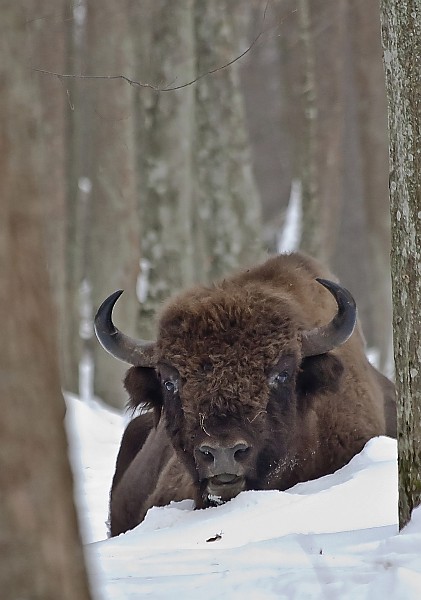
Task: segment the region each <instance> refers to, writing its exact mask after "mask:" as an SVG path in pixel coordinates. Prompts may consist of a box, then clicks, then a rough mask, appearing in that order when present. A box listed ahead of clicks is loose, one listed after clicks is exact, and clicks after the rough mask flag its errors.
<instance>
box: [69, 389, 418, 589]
mask: <svg viewBox="0 0 421 600" xmlns="http://www.w3.org/2000/svg"><path fill="white" fill-rule="evenodd" d="M67 421H68V430H69V432H70V438H71V448H72V452H71V458H72V463H73V465H74V470H75V474H76V479H77V490H76V493H77V504H78V507H79V510H80V513H81V523H82V529H83V537H84V540H85V541H86V542H95V543H89V544H88V543H87V546H86V551H87V556H88V558H89V561H90V565H91V574H92V587H93V589H94V590H95V593H96V597H97V598H98V599H99V600H123V599H124V600H135V599H136V600H138V599H139V598H153V599H173V598H180V599H181V598H182V599H183V600H189V599H190V598H192V599H193V598H194V599H195V600H197V598H198V597H199V598H200V600H211V599H213V598H215V599H216V598H218V600H220V598H227V599H229V600H232V599H233V600H235V599H237V598H238V599H240V598H241V600H244V599H246V598H247V599H250V600H254V599H256V600H257V599H259V600H260V599H272V598H273V599H275V598H276V599H279V598H285V599H288V600H290V599H299V600H301V599H303V600H304V599H306V600H307V599H320V600H322V599H328V600H329V599H335V600H337V599H341V600H342V599H344V600H348V599H349V600H351V599H352V600H358V599H367V600H380V599H381V600H384V597H385V595H387V596H388V597H390V598H392V599H393V600H416V599H418V598H421V509H417V510H416V511H414V515H413V518H412V520H411V523H410V524H409V525H408V526H407V527H406V528H405V529H404V531H403V532H402V533H401V534H397V508H396V507H397V491H396V490H397V467H396V442H395V441H394V440H391V439H389V438H386V437H380V438H375V439H373V440H371V441H370V442H369V443H368V444H367V445H366V447H365V448H364V450H363V451H362V452H361V453H360V454H359V455H358V456H356V457H355V458H354V459H353V460H352V461H351V462H350V463H349V464H348V465H346V466H345V467H344V468H343V469H341V470H339V471H337V472H336V473H334V474H333V475H328V476H327V477H322V478H321V479H318V480H315V481H311V482H307V483H302V484H299V485H296V486H295V487H294V488H292V489H290V490H288V492H277V491H266V492H253V491H250V492H243V493H242V494H240V495H239V496H238V497H237V498H235V499H234V500H232V501H230V502H228V503H227V504H224V505H223V506H219V507H216V508H209V509H207V510H200V511H195V510H193V503H192V502H191V501H190V500H185V501H183V502H178V503H173V504H171V505H170V506H168V507H164V508H153V509H152V510H150V511H149V512H148V514H147V516H146V519H145V521H144V522H143V523H141V524H140V525H139V526H138V527H137V528H136V529H135V530H133V531H130V532H128V533H126V534H125V535H121V536H119V537H118V538H113V539H108V540H107V539H105V538H106V535H107V529H106V520H107V505H108V492H109V487H110V484H111V479H112V474H113V469H114V464H115V458H116V454H117V451H118V445H119V441H120V438H121V435H122V431H123V427H124V418H123V416H122V415H120V414H117V413H114V412H111V411H109V410H107V409H105V408H104V407H103V406H102V405H101V404H100V403H98V402H95V403H92V404H89V405H86V404H82V403H81V402H80V401H78V400H77V399H76V398H68V417H67ZM99 540H103V541H99Z"/></svg>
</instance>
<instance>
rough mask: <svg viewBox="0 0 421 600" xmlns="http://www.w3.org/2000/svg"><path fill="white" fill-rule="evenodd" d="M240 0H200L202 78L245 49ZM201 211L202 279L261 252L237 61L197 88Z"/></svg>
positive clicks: (198, 198)
mask: <svg viewBox="0 0 421 600" xmlns="http://www.w3.org/2000/svg"><path fill="white" fill-rule="evenodd" d="M244 9H245V7H244V3H243V2H240V1H239V0H236V1H234V2H233V1H231V0H230V1H228V0H224V1H223V2H218V3H214V2H208V3H204V2H200V1H196V2H195V44H196V45H195V47H196V54H197V58H196V61H197V63H196V64H197V69H198V73H207V72H209V71H211V70H213V69H215V68H216V67H218V66H220V65H226V64H228V63H229V62H230V61H231V60H232V59H233V58H234V57H236V56H238V55H239V54H240V48H241V47H242V46H243V47H244V46H245V44H246V42H245V36H244V31H245V21H244V18H245V17H247V15H248V11H244ZM194 156H195V175H196V182H195V183H196V185H195V200H196V201H195V205H196V207H197V210H196V224H195V225H196V226H195V231H197V232H198V238H197V247H198V256H199V272H198V276H199V277H200V278H201V279H204V280H205V281H206V280H210V279H214V278H216V277H220V276H221V275H223V274H224V273H226V272H227V271H228V270H230V269H233V268H238V267H239V266H241V265H244V264H247V263H249V262H251V261H254V260H256V258H257V257H258V256H259V254H260V236H261V230H260V204H259V202H260V200H259V197H258V194H257V190H256V187H255V182H254V177H253V173H252V169H251V157H250V148H249V143H248V136H247V128H246V122H245V112H244V104H243V97H242V94H241V90H240V78H239V67H238V64H237V63H234V64H231V65H230V67H229V68H227V69H223V70H220V71H218V72H216V73H213V75H212V76H211V77H206V78H202V79H201V80H200V81H198V82H197V84H196V85H195V152H194Z"/></svg>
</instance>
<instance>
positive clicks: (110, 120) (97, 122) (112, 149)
mask: <svg viewBox="0 0 421 600" xmlns="http://www.w3.org/2000/svg"><path fill="white" fill-rule="evenodd" d="M86 28H87V32H86V38H87V40H86V66H85V68H86V70H87V72H88V73H102V72H110V73H126V72H130V71H131V69H132V67H133V48H132V43H131V38H130V19H129V14H128V10H127V8H126V6H124V5H123V6H122V5H120V4H119V3H118V2H115V0H90V1H89V2H87V14H86ZM85 86H86V93H87V101H88V111H89V119H88V123H86V125H85V126H86V128H87V130H88V134H89V138H88V139H87V140H86V145H87V149H88V156H87V166H88V173H87V175H88V187H87V189H86V190H83V189H82V190H81V193H82V194H83V197H82V200H84V202H85V203H86V204H87V208H86V212H85V222H84V223H83V224H82V227H83V228H84V233H85V239H84V240H83V244H84V247H85V251H86V254H85V256H83V257H82V259H83V271H82V282H83V281H84V280H85V289H86V290H87V291H88V292H89V289H90V290H91V294H90V295H91V299H90V300H89V297H87V298H86V307H87V309H88V307H89V304H92V309H91V311H92V313H94V312H95V310H96V308H98V306H99V304H100V303H101V302H102V300H103V299H104V298H105V297H106V296H108V295H109V294H110V293H111V292H113V291H115V290H116V289H120V288H121V289H125V290H126V293H125V296H124V309H123V307H122V306H121V307H117V310H118V309H120V308H121V310H118V312H117V314H116V319H117V322H118V323H119V325H120V327H121V328H122V329H124V330H128V331H130V330H133V328H134V325H135V322H136V313H137V307H138V302H137V298H136V293H135V289H136V279H137V275H138V272H139V258H140V251H139V223H138V220H137V207H136V161H135V135H134V130H135V118H134V105H133V91H132V88H131V87H130V86H128V85H125V84H123V83H122V82H121V81H118V80H117V81H95V82H93V81H89V82H85ZM82 282H80V283H82ZM87 296H88V294H87ZM90 316H91V317H92V316H93V315H92V314H91V315H90ZM85 335H88V332H87V333H86V334H85ZM92 347H93V354H94V357H95V379H94V391H95V393H96V395H98V396H99V397H100V398H102V399H103V400H105V401H106V402H107V403H109V404H113V405H115V406H122V405H123V404H124V399H125V394H124V391H123V387H122V385H121V380H122V378H123V375H124V372H125V366H124V365H123V364H121V363H119V362H118V361H115V360H114V361H113V360H112V359H111V357H110V356H108V355H107V353H106V352H104V351H103V349H102V348H101V347H100V346H99V344H97V343H96V340H93V339H92ZM86 351H89V339H88V341H87V344H86V345H85V357H83V358H85V360H86Z"/></svg>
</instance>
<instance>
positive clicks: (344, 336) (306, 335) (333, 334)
mask: <svg viewBox="0 0 421 600" xmlns="http://www.w3.org/2000/svg"><path fill="white" fill-rule="evenodd" d="M316 281H318V282H319V283H320V284H321V285H323V286H324V287H325V288H326V289H328V290H329V292H330V293H331V294H332V296H333V297H334V298H335V300H336V303H337V305H338V312H337V313H336V315H335V317H334V318H333V319H332V321H331V322H330V323H328V324H327V325H323V326H321V327H316V328H315V329H311V330H310V331H303V333H302V334H301V343H302V353H303V356H317V355H319V354H325V353H326V352H329V351H330V350H333V349H334V348H337V347H338V346H341V345H342V344H344V343H345V342H346V341H347V340H348V339H349V338H350V337H351V335H352V332H353V331H354V328H355V324H356V322H357V307H356V304H355V300H354V298H353V297H352V295H351V293H350V292H348V290H346V289H345V288H343V287H342V286H340V285H338V284H337V283H334V282H333V281H329V280H328V279H319V278H317V279H316Z"/></svg>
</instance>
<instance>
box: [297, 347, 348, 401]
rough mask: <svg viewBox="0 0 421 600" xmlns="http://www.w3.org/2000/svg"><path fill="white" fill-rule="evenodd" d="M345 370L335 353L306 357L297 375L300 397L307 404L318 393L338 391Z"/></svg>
mask: <svg viewBox="0 0 421 600" xmlns="http://www.w3.org/2000/svg"><path fill="white" fill-rule="evenodd" d="M343 371H344V366H343V364H342V361H341V360H340V359H339V358H337V357H336V356H335V355H333V354H330V353H327V354H319V355H318V356H308V357H306V358H304V359H303V361H302V363H301V367H300V371H299V373H298V377H297V392H298V394H297V395H298V398H300V399H302V401H303V403H304V406H306V404H307V403H308V402H309V401H311V399H312V398H314V396H316V395H317V394H318V393H323V392H333V393H335V392H337V391H338V389H339V386H340V382H341V377H342V373H343Z"/></svg>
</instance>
